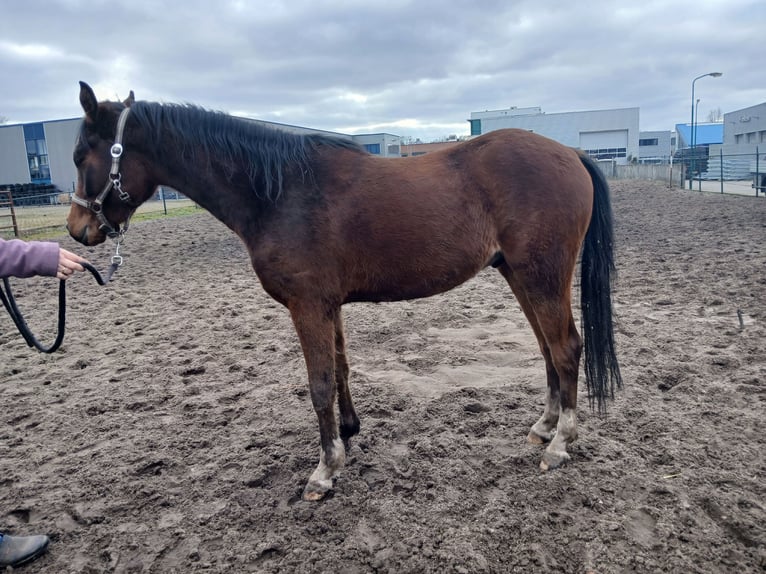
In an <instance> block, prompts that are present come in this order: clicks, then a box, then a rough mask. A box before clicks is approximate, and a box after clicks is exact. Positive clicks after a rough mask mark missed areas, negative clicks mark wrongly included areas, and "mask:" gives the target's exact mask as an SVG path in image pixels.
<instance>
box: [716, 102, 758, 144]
mask: <svg viewBox="0 0 766 574" xmlns="http://www.w3.org/2000/svg"><path fill="white" fill-rule="evenodd" d="M723 143H724V145H747V144H750V145H751V146H754V145H760V146H761V147H763V146H766V102H764V103H762V104H758V105H757V106H751V107H749V108H744V109H741V110H737V111H734V112H729V113H728V114H724V115H723Z"/></svg>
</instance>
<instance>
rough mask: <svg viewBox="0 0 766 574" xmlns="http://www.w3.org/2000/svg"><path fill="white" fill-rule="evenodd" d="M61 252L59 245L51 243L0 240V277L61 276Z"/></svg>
mask: <svg viewBox="0 0 766 574" xmlns="http://www.w3.org/2000/svg"><path fill="white" fill-rule="evenodd" d="M59 251H60V248H59V245H58V243H53V242H50V241H22V240H20V239H11V240H8V241H6V240H4V239H0V277H33V276H35V275H43V276H46V277H56V276H57V275H58V274H59V258H60V255H59ZM78 265H79V264H78ZM81 269H82V267H81V266H80V270H81ZM60 278H63V277H60Z"/></svg>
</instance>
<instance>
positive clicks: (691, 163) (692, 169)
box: [689, 72, 723, 189]
mask: <svg viewBox="0 0 766 574" xmlns="http://www.w3.org/2000/svg"><path fill="white" fill-rule="evenodd" d="M707 76H710V77H711V78H720V77H721V76H723V73H721V72H708V73H707V74H702V75H701V76H697V77H696V78H694V79H693V80H692V123H691V130H692V141H691V152H692V156H691V162H690V170H689V171H690V173H689V189H691V188H692V178H693V177H694V145H695V143H696V142H695V141H694V135H695V134H694V84H695V83H696V82H697V80H699V79H700V78H705V77H707Z"/></svg>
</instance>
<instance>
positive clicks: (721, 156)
mask: <svg viewBox="0 0 766 574" xmlns="http://www.w3.org/2000/svg"><path fill="white" fill-rule="evenodd" d="M718 153H720V154H721V155H720V156H719V157H720V158H721V193H723V148H721V149H719V150H718Z"/></svg>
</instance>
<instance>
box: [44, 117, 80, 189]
mask: <svg viewBox="0 0 766 574" xmlns="http://www.w3.org/2000/svg"><path fill="white" fill-rule="evenodd" d="M81 121H82V120H80V119H79V118H77V119H71V120H60V121H53V122H43V128H44V129H45V142H46V143H47V145H48V164H49V167H50V170H51V183H52V184H53V185H55V186H56V187H58V188H59V189H60V190H62V191H74V184H75V182H76V181H77V170H76V169H75V166H74V161H73V160H72V152H73V151H74V144H75V140H76V139H77V134H78V133H79V131H80V122H81Z"/></svg>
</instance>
